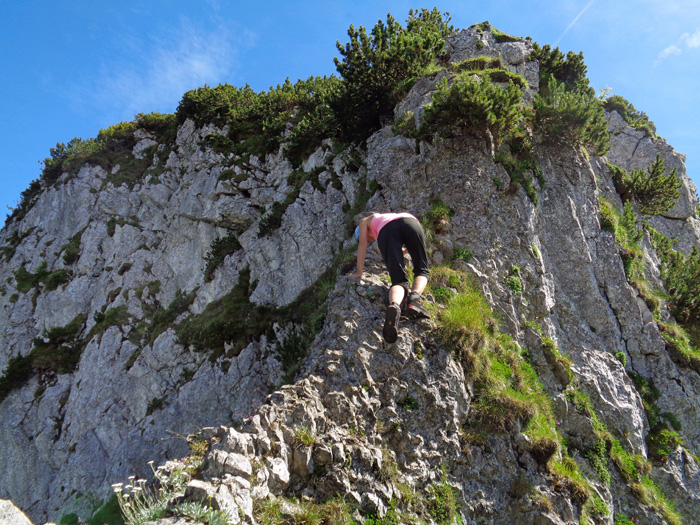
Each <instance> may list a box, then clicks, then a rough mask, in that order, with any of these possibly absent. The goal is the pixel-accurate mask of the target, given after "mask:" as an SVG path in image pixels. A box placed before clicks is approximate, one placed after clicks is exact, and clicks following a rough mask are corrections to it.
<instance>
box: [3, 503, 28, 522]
mask: <svg viewBox="0 0 700 525" xmlns="http://www.w3.org/2000/svg"><path fill="white" fill-rule="evenodd" d="M0 525H32V522H31V521H29V518H27V516H26V515H25V514H24V512H22V511H21V510H19V509H18V508H17V507H15V506H14V505H13V504H12V502H11V501H9V500H5V499H3V500H0Z"/></svg>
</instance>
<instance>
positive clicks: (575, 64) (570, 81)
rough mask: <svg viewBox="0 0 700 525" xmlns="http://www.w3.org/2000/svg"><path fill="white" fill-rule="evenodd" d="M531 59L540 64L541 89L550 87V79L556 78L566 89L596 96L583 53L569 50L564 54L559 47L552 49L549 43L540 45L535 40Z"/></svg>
mask: <svg viewBox="0 0 700 525" xmlns="http://www.w3.org/2000/svg"><path fill="white" fill-rule="evenodd" d="M530 60H537V61H538V62H539V64H540V89H541V90H542V89H544V90H547V89H549V87H550V85H551V84H550V80H556V82H557V84H563V85H564V89H565V90H566V91H569V92H576V93H581V94H586V95H589V96H590V97H594V96H595V90H594V89H593V88H591V87H590V86H589V82H588V77H587V75H586V73H587V67H586V64H585V63H584V61H583V53H578V54H576V53H574V52H572V51H569V52H568V53H567V54H566V56H564V54H563V53H562V52H561V51H559V48H558V47H555V48H554V49H552V47H551V46H550V45H548V44H547V45H545V46H544V47H540V45H539V44H538V43H537V42H533V45H532V54H531V55H530Z"/></svg>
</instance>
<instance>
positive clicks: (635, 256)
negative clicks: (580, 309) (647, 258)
mask: <svg viewBox="0 0 700 525" xmlns="http://www.w3.org/2000/svg"><path fill="white" fill-rule="evenodd" d="M600 228H601V229H602V230H605V231H609V232H611V233H612V234H613V235H614V236H615V240H616V241H617V244H618V246H619V247H620V256H621V258H622V264H623V267H624V269H625V276H626V277H627V280H628V281H637V280H640V279H642V277H643V273H644V252H643V250H642V248H641V247H640V246H639V242H640V241H641V240H642V236H643V233H642V230H640V229H639V228H637V215H636V214H635V212H634V207H633V206H632V203H631V202H627V203H626V204H625V206H624V209H623V213H622V214H621V213H620V212H618V211H617V210H616V209H615V208H614V207H613V205H612V204H610V203H609V202H608V201H606V200H605V199H603V198H601V199H600Z"/></svg>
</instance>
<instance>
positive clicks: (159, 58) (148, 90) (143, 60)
mask: <svg viewBox="0 0 700 525" xmlns="http://www.w3.org/2000/svg"><path fill="white" fill-rule="evenodd" d="M242 45H246V44H245V42H244V41H242V40H241V39H234V38H233V37H232V36H231V34H230V31H229V30H228V29H226V28H225V27H224V26H218V27H216V28H214V29H211V30H209V31H203V30H201V29H196V28H194V27H192V25H191V24H190V23H188V22H187V21H186V20H184V21H183V22H182V24H181V27H180V28H177V29H174V30H172V29H171V30H170V31H169V32H168V34H167V36H160V37H156V38H151V39H148V38H140V37H139V38H133V37H132V38H125V39H124V40H123V42H122V46H123V49H124V50H125V51H124V55H123V56H120V57H117V58H115V59H111V60H110V61H109V62H106V63H104V64H103V65H102V66H101V67H100V68H99V70H98V73H97V75H96V76H95V78H93V79H91V80H88V81H87V82H86V83H85V84H84V85H83V87H82V88H81V89H79V90H77V91H78V92H81V93H82V96H81V99H82V100H81V102H80V103H81V104H86V103H87V104H91V105H93V106H94V108H93V109H95V110H96V111H98V112H100V113H102V114H104V116H105V118H107V119H110V120H113V119H115V118H116V119H120V120H131V118H132V117H133V115H134V114H135V113H150V112H152V111H161V112H166V111H173V110H174V109H175V107H176V106H177V103H178V102H179V101H180V99H181V98H182V95H183V93H185V92H186V91H188V90H190V89H194V88H197V87H200V86H203V85H204V84H209V85H218V84H219V83H224V82H227V81H228V82H231V83H234V79H232V78H231V70H232V69H233V67H234V65H235V60H236V56H237V49H238V46H242Z"/></svg>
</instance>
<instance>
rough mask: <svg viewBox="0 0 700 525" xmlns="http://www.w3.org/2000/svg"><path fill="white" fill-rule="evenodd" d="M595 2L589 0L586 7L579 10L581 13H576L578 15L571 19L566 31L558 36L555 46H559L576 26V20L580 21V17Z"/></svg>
mask: <svg viewBox="0 0 700 525" xmlns="http://www.w3.org/2000/svg"><path fill="white" fill-rule="evenodd" d="M594 3H595V0H590V2H588V3H587V4H586V7H584V8H583V9H581V11H579V13H578V14H577V15H576V17H575V18H574V19H573V20H572V21H571V23H570V24H569V25H568V26H567V28H566V29H564V32H563V33H562V34H561V35H559V38H557V40H556V41H555V42H554V45H555V46H558V45H559V41H560V40H561V39H562V38H564V37H565V36H566V34H567V33H568V32H569V31H570V30H571V28H572V27H574V26H575V25H576V22H578V21H579V18H581V17H582V16H583V14H584V13H585V12H586V11H588V8H589V7H591V6H592V5H593V4H594Z"/></svg>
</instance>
